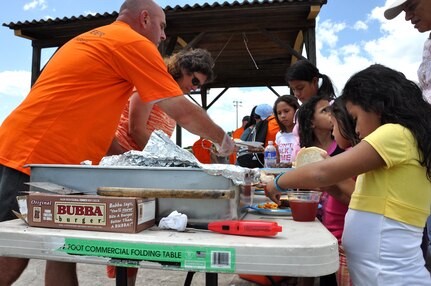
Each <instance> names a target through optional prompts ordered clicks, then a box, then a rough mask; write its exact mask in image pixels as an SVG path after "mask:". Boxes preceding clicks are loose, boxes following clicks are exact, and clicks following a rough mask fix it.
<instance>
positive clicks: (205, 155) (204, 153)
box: [192, 137, 211, 164]
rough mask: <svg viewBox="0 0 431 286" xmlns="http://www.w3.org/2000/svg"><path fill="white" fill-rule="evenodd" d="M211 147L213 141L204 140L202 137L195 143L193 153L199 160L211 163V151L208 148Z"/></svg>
mask: <svg viewBox="0 0 431 286" xmlns="http://www.w3.org/2000/svg"><path fill="white" fill-rule="evenodd" d="M204 147H205V148H204ZM206 148H207V149H206ZM209 148H211V142H210V141H208V140H205V141H203V138H202V137H201V138H199V140H198V141H196V142H195V143H194V144H193V146H192V150H193V154H194V155H195V157H196V159H198V161H199V162H201V163H203V164H211V152H210V150H208V149H209Z"/></svg>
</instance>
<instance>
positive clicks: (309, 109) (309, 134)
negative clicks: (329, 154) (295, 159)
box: [297, 94, 328, 148]
mask: <svg viewBox="0 0 431 286" xmlns="http://www.w3.org/2000/svg"><path fill="white" fill-rule="evenodd" d="M321 100H328V99H327V98H326V96H325V95H320V94H318V95H317V96H313V97H311V98H310V100H309V101H307V102H306V103H304V104H303V105H301V107H300V108H299V110H298V114H297V116H298V118H297V119H298V125H299V129H298V131H299V132H298V133H299V145H300V146H301V148H302V147H311V146H315V145H316V140H317V138H316V135H315V134H314V129H313V118H314V112H315V110H316V105H317V103H318V102H319V101H321Z"/></svg>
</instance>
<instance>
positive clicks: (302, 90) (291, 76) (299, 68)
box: [285, 60, 335, 156]
mask: <svg viewBox="0 0 431 286" xmlns="http://www.w3.org/2000/svg"><path fill="white" fill-rule="evenodd" d="M285 79H286V83H287V85H288V86H289V87H290V89H291V90H292V92H293V95H294V96H295V97H296V98H297V99H298V100H299V101H300V102H301V103H302V104H303V103H306V102H307V101H309V100H310V99H311V98H312V97H313V96H316V95H317V94H318V93H319V94H321V95H325V96H326V97H327V98H326V99H327V100H332V99H334V98H335V90H334V86H333V85H332V81H331V79H330V78H329V77H328V76H327V75H325V74H321V73H320V72H319V69H318V68H317V67H316V66H315V65H314V64H312V63H311V62H310V61H308V60H299V61H297V62H295V63H294V64H292V65H291V66H290V67H289V68H288V69H287V72H286V75H285ZM294 122H295V127H294V128H293V131H292V133H293V135H294V136H295V137H296V140H297V144H296V145H295V149H294V153H295V156H296V154H297V153H298V152H299V149H300V144H299V134H298V132H299V131H298V128H299V126H298V123H297V120H296V116H295V117H294Z"/></svg>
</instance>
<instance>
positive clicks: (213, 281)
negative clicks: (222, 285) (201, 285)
mask: <svg viewBox="0 0 431 286" xmlns="http://www.w3.org/2000/svg"><path fill="white" fill-rule="evenodd" d="M217 284H218V276H217V273H209V272H207V273H205V285H206V286H217Z"/></svg>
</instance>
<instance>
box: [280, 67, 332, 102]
mask: <svg viewBox="0 0 431 286" xmlns="http://www.w3.org/2000/svg"><path fill="white" fill-rule="evenodd" d="M314 78H317V79H319V78H321V79H322V85H321V86H320V87H319V93H321V94H322V95H324V96H327V97H328V98H327V99H328V100H331V99H334V98H335V90H334V86H333V84H332V81H331V79H330V78H329V77H328V76H327V75H325V74H321V73H320V72H319V69H318V68H317V67H316V66H315V65H313V64H312V63H311V62H310V61H308V60H299V61H297V62H295V63H294V64H293V65H291V66H290V67H289V68H288V69H287V71H286V75H285V80H286V82H287V85H288V86H289V81H292V80H304V81H308V82H312V81H313V79H314Z"/></svg>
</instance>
